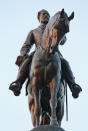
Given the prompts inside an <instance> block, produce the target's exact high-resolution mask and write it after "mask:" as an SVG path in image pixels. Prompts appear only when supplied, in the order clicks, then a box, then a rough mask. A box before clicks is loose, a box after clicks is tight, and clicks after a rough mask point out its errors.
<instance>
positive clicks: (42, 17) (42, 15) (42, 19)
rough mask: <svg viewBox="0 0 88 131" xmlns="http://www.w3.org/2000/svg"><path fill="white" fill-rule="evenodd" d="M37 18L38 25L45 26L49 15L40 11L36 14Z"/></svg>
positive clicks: (43, 10)
mask: <svg viewBox="0 0 88 131" xmlns="http://www.w3.org/2000/svg"><path fill="white" fill-rule="evenodd" d="M37 18H38V20H39V22H40V23H42V24H47V23H48V21H49V18H50V14H49V12H48V11H47V10H45V9H42V10H40V11H39V12H38V15H37Z"/></svg>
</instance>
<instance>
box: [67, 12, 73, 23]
mask: <svg viewBox="0 0 88 131" xmlns="http://www.w3.org/2000/svg"><path fill="white" fill-rule="evenodd" d="M73 18H74V12H72V13H71V15H70V16H69V17H68V19H69V21H70V20H72V19H73Z"/></svg>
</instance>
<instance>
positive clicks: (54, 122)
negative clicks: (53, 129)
mask: <svg viewBox="0 0 88 131" xmlns="http://www.w3.org/2000/svg"><path fill="white" fill-rule="evenodd" d="M50 125H51V126H60V125H59V124H58V121H57V120H51V121H50Z"/></svg>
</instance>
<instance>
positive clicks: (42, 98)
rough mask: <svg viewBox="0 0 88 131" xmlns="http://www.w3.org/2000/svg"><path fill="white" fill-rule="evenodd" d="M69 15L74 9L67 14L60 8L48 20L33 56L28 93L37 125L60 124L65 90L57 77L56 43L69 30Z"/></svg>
mask: <svg viewBox="0 0 88 131" xmlns="http://www.w3.org/2000/svg"><path fill="white" fill-rule="evenodd" d="M73 18H74V12H73V13H72V14H71V15H70V16H69V17H68V15H67V14H66V12H65V11H64V9H62V10H61V11H59V12H57V13H56V14H55V15H54V16H53V17H52V18H51V20H50V21H49V22H48V24H47V26H46V29H45V31H44V33H43V37H42V44H41V46H40V47H38V48H37V49H36V51H35V54H34V56H33V60H32V64H31V70H30V83H29V86H28V94H29V108H30V111H31V114H32V122H33V125H34V126H35V127H37V126H39V125H40V124H41V125H42V124H51V125H60V124H61V120H62V117H63V114H64V95H65V93H64V91H65V89H64V85H63V82H62V80H61V60H60V56H59V54H58V50H59V49H58V45H59V43H60V42H61V40H62V39H63V38H64V36H65V34H66V33H68V32H69V23H70V21H71V20H72V19H73ZM30 90H31V95H32V97H31V98H30ZM44 113H45V114H47V115H45V114H44ZM49 116H50V117H49ZM41 117H43V118H44V117H47V118H45V119H46V122H45V121H44V120H43V119H42V121H41V120H40V119H41Z"/></svg>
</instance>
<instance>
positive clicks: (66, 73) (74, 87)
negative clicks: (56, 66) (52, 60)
mask: <svg viewBox="0 0 88 131" xmlns="http://www.w3.org/2000/svg"><path fill="white" fill-rule="evenodd" d="M61 66H62V77H63V78H64V79H65V80H66V82H67V84H68V85H69V88H70V90H71V92H72V96H73V97H74V98H77V97H78V95H79V92H80V91H82V89H81V87H80V86H79V85H78V84H76V82H75V77H74V75H73V73H72V70H71V67H70V65H69V63H68V62H67V61H66V60H65V59H61Z"/></svg>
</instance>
